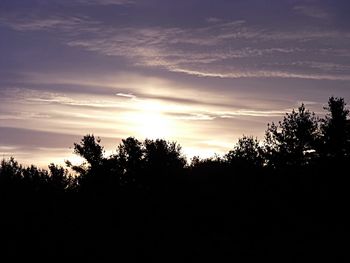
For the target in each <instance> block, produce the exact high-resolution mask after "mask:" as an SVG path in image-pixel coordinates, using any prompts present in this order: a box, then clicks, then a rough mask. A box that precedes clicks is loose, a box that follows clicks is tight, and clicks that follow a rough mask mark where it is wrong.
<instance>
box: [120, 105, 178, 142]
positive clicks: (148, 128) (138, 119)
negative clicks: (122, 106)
mask: <svg viewBox="0 0 350 263" xmlns="http://www.w3.org/2000/svg"><path fill="white" fill-rule="evenodd" d="M125 118H126V120H127V121H128V122H129V123H130V124H131V129H132V130H131V132H132V134H134V135H135V136H136V137H141V138H150V139H156V138H171V137H172V135H174V133H175V132H176V125H175V123H174V121H175V120H173V119H172V118H171V117H170V116H167V115H166V106H165V105H163V104H160V103H157V102H151V101H147V102H145V101H142V102H140V103H139V104H138V105H137V110H136V111H133V112H128V113H127V114H125Z"/></svg>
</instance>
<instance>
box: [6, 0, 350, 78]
mask: <svg viewBox="0 0 350 263" xmlns="http://www.w3.org/2000/svg"><path fill="white" fill-rule="evenodd" d="M83 2H85V1H83ZM87 2H90V1H87ZM108 2H109V1H107V2H105V3H106V4H107V3H108ZM113 2H114V1H113ZM117 2H119V1H117ZM117 2H116V3H117ZM101 3H102V2H101ZM120 3H122V2H120ZM295 8H296V9H295V10H299V11H300V10H304V11H303V12H306V11H305V10H307V9H305V8H302V7H301V6H299V7H295ZM309 11H310V10H309ZM310 13H311V11H310ZM314 15H315V16H316V11H315V14H314ZM318 16H319V17H321V13H320V14H319V15H318ZM214 20H215V21H214ZM0 22H1V21H0ZM2 22H3V23H5V24H7V25H8V26H10V27H12V28H13V29H15V30H20V31H27V30H46V31H52V32H61V34H62V39H63V42H64V43H65V44H66V45H68V46H70V47H75V48H81V49H84V50H87V51H91V52H98V53H100V54H103V55H106V56H120V57H124V58H127V59H128V60H129V62H130V63H132V64H133V65H135V66H141V67H157V68H162V69H165V70H168V71H171V72H178V73H184V74H188V75H193V76H198V77H216V78H296V79H314V80H349V75H350V69H349V67H348V66H347V64H346V63H345V66H344V67H343V68H341V69H340V68H335V67H333V66H331V65H332V64H334V62H333V60H334V59H335V56H338V54H339V52H340V51H341V52H342V53H346V52H349V51H350V50H349V48H348V45H347V44H350V33H349V32H346V31H339V30H332V29H323V28H320V27H316V26H315V27H313V28H299V29H298V30H293V31H291V30H285V31H282V30H273V29H271V28H264V27H261V26H253V25H249V24H248V23H247V22H246V21H244V20H237V21H231V22H227V21H221V20H220V19H216V18H211V19H209V21H208V22H210V23H209V24H208V23H207V24H205V25H203V26H197V27H192V28H184V27H164V26H148V27H144V26H138V27H136V26H135V27H132V26H122V25H118V26H115V25H114V26H112V25H107V24H104V23H102V22H100V21H94V20H91V19H89V18H88V17H64V16H54V17H44V18H41V19H39V18H37V17H36V18H33V17H29V18H17V17H15V18H13V17H7V18H6V17H5V18H3V19H2ZM214 22H215V23H214ZM65 36H66V37H65ZM320 53H322V54H323V56H322V58H321V59H322V60H320V57H319V54H320ZM301 59H303V60H306V61H309V62H310V63H299V62H300V60H301ZM271 61H274V63H276V64H275V66H274V65H273V63H271ZM283 63H284V64H289V65H291V67H289V68H288V67H285V68H280V67H279V66H277V64H280V65H281V64H283ZM298 63H299V64H298Z"/></svg>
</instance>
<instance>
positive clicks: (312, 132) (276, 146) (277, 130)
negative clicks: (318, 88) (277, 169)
mask: <svg viewBox="0 0 350 263" xmlns="http://www.w3.org/2000/svg"><path fill="white" fill-rule="evenodd" d="M317 136H318V123H317V118H316V117H315V114H314V113H311V112H310V111H309V110H306V109H305V105H304V104H302V105H301V106H300V107H299V108H298V111H295V110H294V109H293V111H292V113H287V114H286V116H285V117H284V118H283V120H282V121H280V122H279V123H278V124H277V125H276V124H275V123H274V122H272V124H271V125H270V124H268V128H267V130H266V132H265V149H266V157H267V159H268V161H269V164H270V165H272V166H283V165H287V166H290V165H297V166H300V165H305V164H307V163H308V161H309V155H308V153H310V152H312V151H314V150H315V142H316V140H317Z"/></svg>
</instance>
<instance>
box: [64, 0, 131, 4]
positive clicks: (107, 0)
mask: <svg viewBox="0 0 350 263" xmlns="http://www.w3.org/2000/svg"><path fill="white" fill-rule="evenodd" d="M69 2H71V3H77V4H85V5H129V4H134V3H135V0H71V1H69Z"/></svg>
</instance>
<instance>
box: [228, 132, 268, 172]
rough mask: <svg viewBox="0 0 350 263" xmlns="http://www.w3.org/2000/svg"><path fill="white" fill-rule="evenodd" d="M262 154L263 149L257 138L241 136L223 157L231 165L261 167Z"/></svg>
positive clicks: (262, 161) (262, 162)
mask: <svg viewBox="0 0 350 263" xmlns="http://www.w3.org/2000/svg"><path fill="white" fill-rule="evenodd" d="M263 154H264V153H263V149H262V147H261V146H260V144H259V141H258V140H257V138H253V137H252V136H243V137H242V138H240V139H239V140H238V143H237V145H236V146H235V147H234V149H233V150H231V151H229V152H228V154H226V156H225V157H226V159H227V161H228V162H229V163H231V164H232V165H243V166H248V167H261V166H262V165H263V164H264V158H263Z"/></svg>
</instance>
